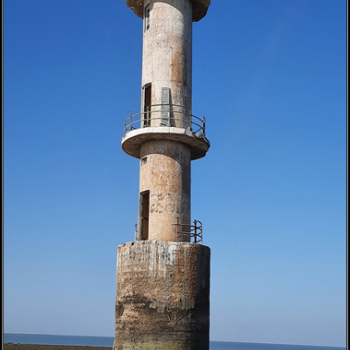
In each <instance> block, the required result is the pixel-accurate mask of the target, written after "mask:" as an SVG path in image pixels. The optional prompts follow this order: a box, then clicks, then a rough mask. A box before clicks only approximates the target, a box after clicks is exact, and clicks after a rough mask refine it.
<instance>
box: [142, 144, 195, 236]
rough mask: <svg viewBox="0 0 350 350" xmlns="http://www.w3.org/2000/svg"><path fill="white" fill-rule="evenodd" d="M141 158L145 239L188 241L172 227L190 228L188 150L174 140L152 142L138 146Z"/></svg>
mask: <svg viewBox="0 0 350 350" xmlns="http://www.w3.org/2000/svg"><path fill="white" fill-rule="evenodd" d="M140 156H141V160H140V193H142V192H144V191H150V197H149V219H148V239H150V240H152V239H154V240H164V241H184V242H189V241H190V237H189V236H187V237H186V236H185V235H178V232H181V228H180V227H179V226H174V225H173V224H186V225H190V220H191V149H190V147H189V146H187V145H185V144H183V143H181V142H176V141H169V140H159V141H151V142H147V143H144V144H143V145H142V146H141V151H140ZM140 216H141V215H139V225H138V227H139V228H141V222H140V220H141V218H140ZM140 238H141V237H140Z"/></svg>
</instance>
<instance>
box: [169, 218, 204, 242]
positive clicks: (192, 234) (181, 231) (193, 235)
mask: <svg viewBox="0 0 350 350" xmlns="http://www.w3.org/2000/svg"><path fill="white" fill-rule="evenodd" d="M173 226H176V228H177V236H178V239H179V241H180V242H186V241H187V240H188V238H189V239H190V242H191V243H199V244H202V243H203V228H202V223H201V222H200V221H199V220H194V221H193V225H186V224H173Z"/></svg>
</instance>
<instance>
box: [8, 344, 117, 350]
mask: <svg viewBox="0 0 350 350" xmlns="http://www.w3.org/2000/svg"><path fill="white" fill-rule="evenodd" d="M3 349H4V350H112V347H110V348H106V347H101V346H74V345H36V344H14V343H5V344H4V347H3Z"/></svg>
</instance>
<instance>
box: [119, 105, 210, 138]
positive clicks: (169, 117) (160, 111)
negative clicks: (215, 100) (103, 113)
mask: <svg viewBox="0 0 350 350" xmlns="http://www.w3.org/2000/svg"><path fill="white" fill-rule="evenodd" d="M205 124H206V120H205V118H204V117H202V118H198V117H196V116H195V115H193V114H191V113H190V112H189V109H188V108H186V107H184V106H180V105H174V104H157V105H151V106H149V107H147V110H146V111H144V112H141V113H137V114H134V115H133V114H132V113H131V112H130V116H129V118H127V119H125V121H124V136H125V135H126V134H127V133H128V132H129V131H132V130H136V129H141V128H147V127H164V126H165V127H175V128H182V129H187V130H190V131H191V132H192V133H193V135H194V136H196V137H202V138H205Z"/></svg>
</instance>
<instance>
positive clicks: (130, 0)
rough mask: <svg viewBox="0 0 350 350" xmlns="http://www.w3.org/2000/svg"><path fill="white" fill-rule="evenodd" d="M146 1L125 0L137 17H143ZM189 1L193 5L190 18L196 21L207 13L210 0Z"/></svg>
mask: <svg viewBox="0 0 350 350" xmlns="http://www.w3.org/2000/svg"><path fill="white" fill-rule="evenodd" d="M148 2H149V1H147V0H126V5H127V6H128V7H130V8H131V9H132V10H133V11H134V13H135V14H136V15H137V16H138V17H141V18H143V8H144V6H145V4H146V5H147V4H148ZM191 2H192V7H193V16H192V20H193V21H194V22H198V21H200V20H201V19H202V18H203V17H204V16H205V15H206V14H207V11H208V7H209V5H210V0H191Z"/></svg>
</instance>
